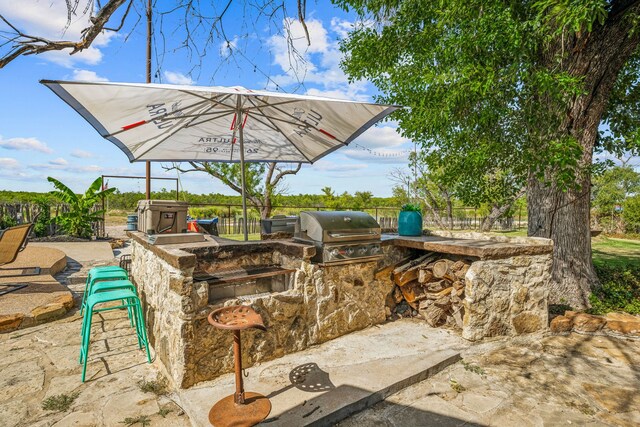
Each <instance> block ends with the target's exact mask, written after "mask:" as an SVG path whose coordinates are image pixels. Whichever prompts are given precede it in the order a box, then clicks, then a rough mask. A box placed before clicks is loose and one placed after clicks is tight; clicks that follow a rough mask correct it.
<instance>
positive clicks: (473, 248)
mask: <svg viewBox="0 0 640 427" xmlns="http://www.w3.org/2000/svg"><path fill="white" fill-rule="evenodd" d="M382 241H383V244H392V245H395V246H400V247H404V248H411V249H421V250H425V251H433V252H441V253H446V254H452V255H462V256H472V257H477V258H480V259H497V258H506V257H511V256H518V255H541V254H547V253H551V252H553V242H552V241H551V240H549V239H540V238H535V237H527V238H511V239H510V238H495V239H468V238H459V237H444V236H416V237H410V236H399V235H397V234H383V235H382Z"/></svg>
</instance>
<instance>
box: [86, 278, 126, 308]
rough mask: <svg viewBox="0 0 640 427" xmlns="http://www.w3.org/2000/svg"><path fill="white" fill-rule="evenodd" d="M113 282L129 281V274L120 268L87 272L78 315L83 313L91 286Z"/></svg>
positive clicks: (91, 291) (90, 292)
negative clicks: (97, 283)
mask: <svg viewBox="0 0 640 427" xmlns="http://www.w3.org/2000/svg"><path fill="white" fill-rule="evenodd" d="M114 280H129V274H128V273H127V271H126V270H124V269H122V268H120V267H111V266H109V267H94V268H92V269H91V270H89V275H88V276H87V282H86V285H85V288H84V293H83V294H82V304H81V305H80V314H82V313H83V312H84V308H85V305H86V302H87V297H88V296H89V295H91V294H92V293H93V290H92V288H93V285H94V284H95V283H96V282H104V281H114Z"/></svg>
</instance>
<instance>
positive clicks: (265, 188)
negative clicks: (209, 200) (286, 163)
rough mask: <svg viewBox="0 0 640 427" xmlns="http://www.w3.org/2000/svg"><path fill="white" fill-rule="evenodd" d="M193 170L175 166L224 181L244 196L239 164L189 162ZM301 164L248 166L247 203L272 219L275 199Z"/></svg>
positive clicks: (263, 215) (246, 166) (257, 164)
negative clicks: (287, 177)
mask: <svg viewBox="0 0 640 427" xmlns="http://www.w3.org/2000/svg"><path fill="white" fill-rule="evenodd" d="M188 164H189V165H190V168H183V167H182V166H174V167H172V168H170V169H177V170H178V171H180V172H205V173H207V174H209V175H210V176H212V177H213V178H216V179H218V180H220V182H222V183H223V184H224V185H226V186H227V187H229V188H231V189H232V190H233V191H236V192H237V193H239V194H242V174H241V166H240V164H238V163H214V162H188ZM301 166H302V165H301V164H300V163H298V164H297V166H296V167H295V168H292V169H290V168H284V167H281V166H280V165H278V163H275V162H271V163H247V164H246V165H245V190H246V197H247V201H248V202H249V204H250V205H253V207H254V208H255V209H257V210H258V212H259V213H260V217H261V218H268V217H270V216H271V210H272V209H273V204H274V199H276V198H277V196H278V195H279V194H282V193H283V192H284V191H285V190H286V188H285V187H284V186H283V181H282V180H283V178H285V177H286V176H287V175H295V174H297V173H298V172H299V171H300V167H301Z"/></svg>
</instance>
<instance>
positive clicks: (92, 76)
mask: <svg viewBox="0 0 640 427" xmlns="http://www.w3.org/2000/svg"><path fill="white" fill-rule="evenodd" d="M72 79H73V80H74V81H80V82H108V81H109V79H108V78H106V77H102V76H99V75H97V74H96V72H95V71H89V70H73V77H72Z"/></svg>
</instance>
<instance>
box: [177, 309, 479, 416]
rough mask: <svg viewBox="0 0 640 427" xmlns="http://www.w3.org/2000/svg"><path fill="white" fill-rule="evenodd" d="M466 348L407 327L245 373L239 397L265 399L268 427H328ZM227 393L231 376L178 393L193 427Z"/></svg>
mask: <svg viewBox="0 0 640 427" xmlns="http://www.w3.org/2000/svg"><path fill="white" fill-rule="evenodd" d="M468 345H469V344H468V343H467V342H466V341H464V340H463V339H462V338H460V337H459V336H457V335H455V334H453V333H451V332H449V331H445V330H441V329H432V328H425V325H424V323H423V322H420V321H417V320H414V319H404V320H401V321H397V322H393V323H387V324H384V325H380V326H378V327H372V328H368V329H365V330H363V331H358V332H354V333H351V334H349V335H345V336H342V337H339V338H336V339H334V340H331V341H328V342H326V343H323V344H320V345H318V346H314V347H311V348H309V349H307V350H304V351H301V352H298V353H294V354H290V355H286V356H284V357H281V358H279V359H276V360H272V361H268V362H265V363H262V364H260V365H259V366H254V367H252V368H249V369H248V370H247V371H248V373H249V377H248V378H247V379H246V380H245V389H246V390H247V391H253V392H258V393H261V394H263V395H265V396H268V397H269V398H270V400H271V404H272V410H271V414H270V415H269V418H268V419H267V420H266V421H265V423H264V424H265V425H268V426H303V425H310V424H312V423H314V422H315V423H319V425H331V424H334V422H336V421H339V420H340V419H343V418H345V417H346V416H348V415H349V414H350V413H353V412H354V411H358V410H361V409H363V408H365V407H367V406H371V405H372V404H374V403H375V402H377V401H379V400H380V399H382V398H384V397H386V396H388V395H389V394H391V393H394V392H396V391H398V390H400V389H402V388H404V387H407V386H409V385H411V384H414V383H416V382H419V381H421V380H423V379H425V378H427V377H429V376H431V375H433V374H435V373H436V372H438V371H439V370H441V369H444V367H446V366H448V365H450V364H451V363H455V362H456V361H457V360H458V358H459V350H460V349H461V348H466V346H468ZM233 391H234V379H233V374H228V375H223V376H221V377H219V378H218V379H216V380H214V381H209V382H206V383H202V384H199V385H196V386H195V387H192V388H191V389H189V390H184V391H181V392H180V393H179V394H180V400H181V402H182V406H183V407H184V408H185V410H186V411H187V414H188V415H189V417H190V418H191V421H192V423H193V424H194V425H195V426H203V427H205V426H208V425H209V423H208V413H209V410H210V409H211V406H212V405H213V404H214V403H215V402H217V401H218V400H219V399H221V398H223V397H225V396H228V395H230V394H232V393H233Z"/></svg>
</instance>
